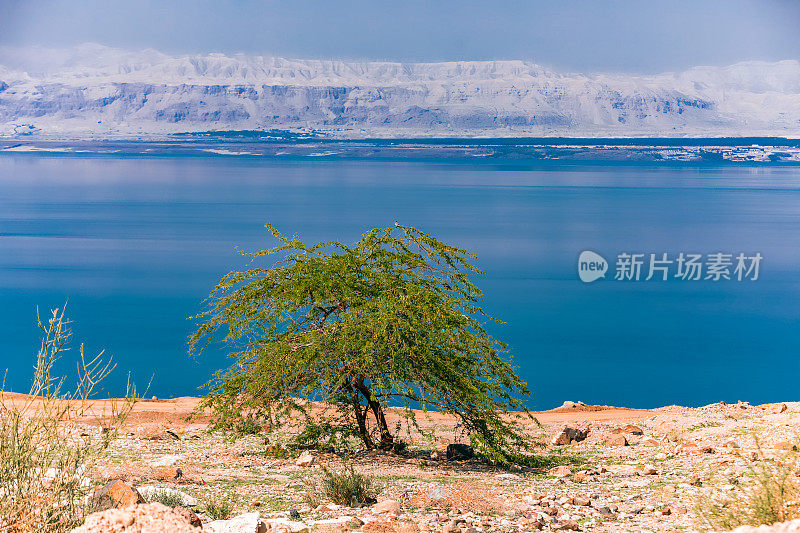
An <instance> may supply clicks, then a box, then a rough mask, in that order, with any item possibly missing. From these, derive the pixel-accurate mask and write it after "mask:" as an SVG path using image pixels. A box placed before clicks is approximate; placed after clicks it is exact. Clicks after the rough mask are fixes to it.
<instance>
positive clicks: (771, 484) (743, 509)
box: [696, 439, 800, 531]
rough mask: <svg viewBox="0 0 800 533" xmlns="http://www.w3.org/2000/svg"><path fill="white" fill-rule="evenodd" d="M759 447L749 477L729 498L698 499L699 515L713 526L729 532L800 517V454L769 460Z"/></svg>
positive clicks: (793, 453)
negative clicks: (799, 473) (799, 472)
mask: <svg viewBox="0 0 800 533" xmlns="http://www.w3.org/2000/svg"><path fill="white" fill-rule="evenodd" d="M756 448H757V450H758V452H757V453H758V461H756V462H754V463H751V464H749V466H748V468H749V472H748V475H747V478H746V479H745V480H744V481H743V482H741V483H739V484H737V485H736V486H735V488H734V490H733V491H732V492H731V494H730V495H729V496H727V497H724V498H701V499H699V500H698V502H697V505H696V508H697V512H698V515H700V517H701V519H702V520H703V521H704V522H705V523H706V524H707V525H708V526H709V527H711V528H713V529H719V530H725V531H727V530H731V529H735V528H737V527H739V526H743V525H750V526H759V525H762V524H775V523H777V522H785V521H788V520H793V519H796V518H800V508H798V506H797V502H798V500H800V482H799V481H798V479H797V477H796V472H797V471H798V461H800V457H798V455H800V454H798V453H797V452H788V453H787V454H785V455H783V456H779V457H774V458H771V457H766V456H765V455H764V452H763V450H762V448H761V445H760V443H759V442H758V440H757V439H756Z"/></svg>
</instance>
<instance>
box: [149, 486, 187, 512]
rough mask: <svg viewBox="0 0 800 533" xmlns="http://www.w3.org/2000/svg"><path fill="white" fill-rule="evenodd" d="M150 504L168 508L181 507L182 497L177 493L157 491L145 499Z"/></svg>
mask: <svg viewBox="0 0 800 533" xmlns="http://www.w3.org/2000/svg"><path fill="white" fill-rule="evenodd" d="M147 501H148V502H150V503H153V502H158V503H160V504H163V505H166V506H167V507H169V508H174V507H180V506H182V505H183V497H182V496H181V495H180V494H178V493H177V492H173V491H169V490H157V491H153V493H152V494H150V496H149V497H148V498H147Z"/></svg>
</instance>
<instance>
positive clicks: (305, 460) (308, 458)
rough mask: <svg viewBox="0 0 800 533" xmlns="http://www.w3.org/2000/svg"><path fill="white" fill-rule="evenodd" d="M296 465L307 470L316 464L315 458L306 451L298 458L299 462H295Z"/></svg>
mask: <svg viewBox="0 0 800 533" xmlns="http://www.w3.org/2000/svg"><path fill="white" fill-rule="evenodd" d="M294 464H296V465H297V466H302V467H306V468H307V467H309V466H311V465H313V464H314V456H313V455H311V452H309V451H305V452H303V453H301V454H300V457H298V458H297V461H295V462H294Z"/></svg>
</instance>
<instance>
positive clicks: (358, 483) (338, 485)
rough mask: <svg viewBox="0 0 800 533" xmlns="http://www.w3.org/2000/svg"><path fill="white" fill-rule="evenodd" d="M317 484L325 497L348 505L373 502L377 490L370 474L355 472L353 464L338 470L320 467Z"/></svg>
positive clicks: (354, 505) (359, 505)
mask: <svg viewBox="0 0 800 533" xmlns="http://www.w3.org/2000/svg"><path fill="white" fill-rule="evenodd" d="M318 484H319V485H318V487H319V490H320V492H321V493H322V494H324V495H325V497H326V498H327V499H329V500H330V501H332V502H333V503H335V504H337V505H346V506H349V507H361V506H363V505H368V504H370V503H374V502H375V498H376V497H377V495H378V492H379V489H378V487H377V485H376V483H375V480H374V479H373V478H372V476H367V475H364V474H361V473H358V472H356V471H355V469H354V468H353V465H346V466H345V467H344V468H343V469H342V470H341V471H339V472H337V471H334V470H330V469H328V468H325V467H322V474H321V475H320V478H319V480H318ZM308 499H309V500H311V499H315V498H314V497H312V498H308ZM316 499H317V500H318V498H316Z"/></svg>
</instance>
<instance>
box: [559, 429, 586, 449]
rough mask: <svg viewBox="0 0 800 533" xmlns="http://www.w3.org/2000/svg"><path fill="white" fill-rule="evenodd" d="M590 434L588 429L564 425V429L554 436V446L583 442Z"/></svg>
mask: <svg viewBox="0 0 800 533" xmlns="http://www.w3.org/2000/svg"><path fill="white" fill-rule="evenodd" d="M588 436H589V430H588V429H585V430H584V429H579V428H573V427H569V426H564V429H562V430H561V433H559V434H558V435H556V436H555V437H553V440H552V441H551V444H553V445H554V446H565V445H567V444H572V443H573V442H581V441H582V440H586V437H588Z"/></svg>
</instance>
